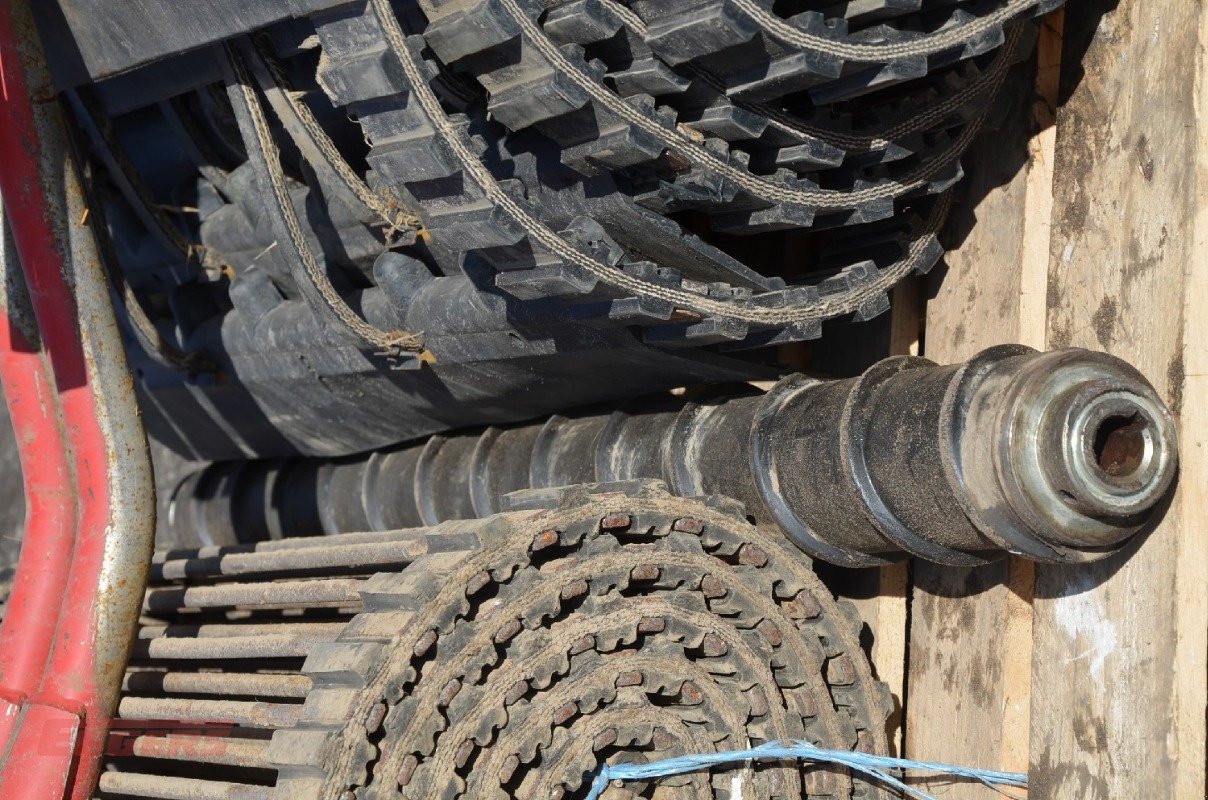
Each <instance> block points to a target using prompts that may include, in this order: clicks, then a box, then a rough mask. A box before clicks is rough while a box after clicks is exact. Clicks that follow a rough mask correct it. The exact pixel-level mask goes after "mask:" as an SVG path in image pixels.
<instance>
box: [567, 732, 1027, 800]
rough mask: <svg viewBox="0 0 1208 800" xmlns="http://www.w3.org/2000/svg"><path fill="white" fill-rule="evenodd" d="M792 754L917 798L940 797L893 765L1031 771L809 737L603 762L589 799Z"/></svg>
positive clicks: (969, 773) (979, 773)
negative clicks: (827, 746) (861, 749)
mask: <svg viewBox="0 0 1208 800" xmlns="http://www.w3.org/2000/svg"><path fill="white" fill-rule="evenodd" d="M790 758H791V759H800V760H807V761H818V762H821V763H826V764H837V765H839V766H843V767H847V768H848V769H849V770H851V771H852V772H858V773H860V774H862V775H865V776H867V777H868V778H871V779H872V780H874V781H878V782H880V783H883V784H885V785H886V786H892V787H893V788H895V789H897V790H898V791H899V792H901V793H902V794H903V795H905V796H908V797H913V798H916V800H936V798H935V797H934V796H933V795H930V794H927V793H926V792H924V791H921V790H919V789H915V788H914V787H911V786H907V785H906V784H905V783H903V782H902V781H901V780H900V779H899V778H897V777H895V776H894V775H891V774H890V773H889V772H888V770H906V769H913V770H923V771H926V772H932V773H936V774H940V775H952V776H956V777H959V778H971V779H973V780H976V781H980V782H981V783H984V784H985V785H986V786H989V787H990V788H991V789H994V790H995V791H999V790H998V787H999V786H1014V787H1018V788H1026V787H1027V785H1028V776H1027V775H1024V774H1023V773H1019V772H998V771H995V770H988V769H970V768H968V767H957V766H953V765H952V764H937V763H935V762H931V761H913V760H911V759H909V758H889V757H888V756H873V755H868V754H867V753H854V752H851V751H849V750H823V749H821V748H818V747H814V746H813V745H812V744H810V743H809V742H768V743H767V744H764V745H760V746H759V747H754V748H751V749H749V750H734V751H731V752H727V753H706V754H702V755H695V756H679V757H677V758H667V759H664V760H662V761H653V762H650V763H648V764H604V765H602V766H601V767H600V771H599V772H597V773H596V777H595V780H593V781H592V783H591V793H590V794H588V795H587V800H599V798H600V796H601V795H603V794H604V790H605V789H606V788H608V784H609V782H610V781H634V780H643V779H650V778H668V777H670V776H672V775H683V774H685V773H688V772H699V771H700V770H703V769H708V768H710V767H716V766H721V765H723V764H737V763H741V762H744V761H781V760H784V759H790Z"/></svg>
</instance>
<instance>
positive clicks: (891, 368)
mask: <svg viewBox="0 0 1208 800" xmlns="http://www.w3.org/2000/svg"><path fill="white" fill-rule="evenodd" d="M1176 468H1177V444H1176V435H1175V429H1174V423H1173V420H1172V418H1171V415H1170V413H1169V412H1168V410H1167V409H1166V407H1165V405H1164V404H1163V402H1162V401H1161V399H1160V398H1159V397H1158V396H1157V394H1156V393H1155V392H1154V390H1153V388H1152V387H1151V386H1150V384H1149V383H1148V382H1147V381H1146V380H1145V378H1144V377H1143V376H1142V375H1141V374H1140V373H1139V372H1137V371H1136V370H1135V369H1134V368H1132V367H1131V366H1129V365H1128V364H1126V363H1125V362H1123V361H1121V360H1119V359H1117V358H1114V357H1112V356H1108V355H1104V354H1101V353H1093V352H1090V351H1087V350H1081V349H1074V348H1071V349H1064V350H1056V351H1052V352H1049V353H1038V352H1036V351H1034V350H1032V349H1030V348H1026V347H1021V346H1002V347H995V348H991V349H989V350H986V351H984V352H983V353H981V354H979V355H978V356H976V357H975V358H973V359H972V360H970V361H968V362H966V363H964V364H958V365H953V366H938V365H936V364H934V363H933V362H931V361H928V360H926V359H922V358H912V357H897V358H891V359H887V360H885V361H882V362H880V363H878V364H876V365H874V366H873V367H872V368H871V369H869V370H868V371H867V372H866V373H864V374H863V375H862V376H860V377H858V378H853V379H848V380H838V381H829V382H823V381H817V380H813V379H810V378H807V377H804V376H801V375H794V376H790V377H787V378H785V379H783V380H781V381H780V382H779V383H777V384H776V385H775V386H774V387H773V388H772V389H771V390H770V391H768V392H766V393H758V392H756V391H755V390H753V389H748V388H739V389H736V390H732V391H730V392H729V393H728V394H726V395H723V396H714V397H711V398H708V399H704V400H701V399H697V400H694V401H691V402H684V401H682V400H680V401H674V402H672V401H670V400H667V401H662V402H655V403H653V404H647V406H646V407H644V408H640V409H626V410H618V411H614V412H612V413H603V414H589V415H584V416H578V417H573V418H570V417H563V416H555V417H552V418H550V419H549V420H547V421H546V422H545V423H544V424H533V425H524V426H517V427H508V428H488V429H487V430H485V431H482V432H480V433H476V434H471V435H461V436H451V437H442V436H434V437H432V438H430V439H428V440H427V441H425V442H423V443H421V444H415V445H412V446H408V447H403V448H398V449H392V450H388V451H381V452H376V453H373V454H371V455H367V456H361V457H355V458H351V459H342V460H337V461H322V460H314V459H299V460H294V461H288V462H282V461H271V462H240V463H229V464H215V465H213V466H210V467H208V468H206V469H204V470H202V471H200V472H198V473H195V474H194V475H191V476H189V477H188V478H186V479H185V480H184V481H183V482H182V483H181V484H180V486H179V487H178V488H177V491H176V493H175V496H174V498H173V500H172V507H171V510H170V519H171V524H172V525H173V526H174V528H176V529H177V530H179V531H181V532H191V536H193V537H196V536H197V532H199V531H200V532H201V535H202V537H203V542H202V543H203V544H205V543H215V544H223V543H230V542H234V541H235V540H236V531H238V532H239V534H240V537H239V538H241V539H243V540H245V541H246V540H251V539H257V538H278V537H280V536H282V535H290V536H297V535H306V534H317V533H327V534H332V533H340V532H346V531H361V530H390V529H394V528H402V527H408V526H415V525H434V524H436V523H438V522H440V521H443V520H447V519H462V518H470V517H481V516H487V515H489V514H492V513H495V512H497V511H499V510H500V509H501V507H502V505H503V504H502V498H503V496H504V495H506V494H507V493H509V492H512V491H516V490H519V489H527V488H542V487H553V486H565V485H571V484H577V483H589V482H607V481H620V480H629V479H635V478H661V479H662V480H664V481H665V482H666V483H667V484H668V486H669V487H670V488H671V490H672V491H673V492H675V493H676V494H679V495H683V496H696V495H705V494H725V495H729V496H731V497H734V498H736V499H738V500H740V501H742V502H743V503H745V504H746V506H747V509H748V510H749V512H750V513H751V514H752V515H753V516H754V517H755V518H756V519H757V520H758V521H759V522H761V523H766V524H769V525H775V526H778V527H779V528H780V529H781V530H782V531H783V532H784V534H785V535H787V536H788V537H789V538H790V539H792V540H793V541H794V542H795V543H796V544H797V545H798V546H800V547H801V549H803V550H804V551H806V552H807V553H809V554H810V555H812V556H814V557H816V558H820V559H822V560H825V561H829V562H832V563H835V564H841V565H845V566H871V565H878V564H885V563H888V562H890V561H893V560H895V559H898V558H901V557H903V556H906V555H915V556H918V557H920V558H924V559H928V560H931V561H936V562H941V563H947V564H977V563H981V562H982V561H984V560H986V559H987V558H993V557H995V556H996V555H1001V554H1002V553H1004V552H1011V553H1015V554H1018V555H1022V556H1025V557H1028V558H1032V559H1036V560H1041V561H1065V562H1074V561H1086V560H1092V559H1095V558H1099V557H1102V556H1104V555H1106V554H1108V553H1111V552H1113V551H1115V550H1116V549H1118V548H1119V547H1121V546H1122V545H1123V543H1124V542H1125V541H1126V540H1128V539H1129V538H1130V537H1131V536H1133V535H1134V534H1136V533H1137V532H1139V531H1140V530H1142V529H1143V528H1144V527H1145V526H1146V524H1147V523H1148V522H1149V521H1150V519H1151V518H1152V517H1153V516H1154V514H1155V509H1158V508H1159V507H1160V503H1161V500H1162V499H1163V497H1164V496H1165V494H1166V492H1167V490H1168V489H1169V487H1170V485H1171V482H1172V481H1173V478H1174V475H1175V472H1176Z"/></svg>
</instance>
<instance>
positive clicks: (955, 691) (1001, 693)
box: [906, 13, 1062, 797]
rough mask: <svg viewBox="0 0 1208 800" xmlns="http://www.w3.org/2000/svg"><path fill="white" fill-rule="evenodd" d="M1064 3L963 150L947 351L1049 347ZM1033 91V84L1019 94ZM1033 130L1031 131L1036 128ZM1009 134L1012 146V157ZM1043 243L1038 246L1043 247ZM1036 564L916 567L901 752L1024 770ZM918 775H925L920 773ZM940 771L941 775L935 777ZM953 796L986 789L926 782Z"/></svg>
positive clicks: (941, 323) (938, 322) (948, 280)
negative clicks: (970, 198) (1011, 91)
mask: <svg viewBox="0 0 1208 800" xmlns="http://www.w3.org/2000/svg"><path fill="white" fill-rule="evenodd" d="M1061 24H1062V16H1061V14H1060V13H1058V14H1055V15H1052V16H1051V17H1050V18H1049V19H1047V20H1046V24H1045V26H1044V28H1043V30H1042V33H1041V37H1040V42H1039V45H1038V51H1039V52H1038V59H1037V61H1038V67H1037V72H1036V75H1035V78H1034V80H1035V88H1036V90H1037V91H1036V93H1035V94H1036V96H1037V98H1038V99H1037V100H1036V101H1035V102H1034V103H1031V104H1030V107H1029V105H1022V106H1021V107H1019V108H1017V109H1016V111H1015V113H1014V114H1013V115H1011V117H1010V118H1009V119H1010V120H1011V121H1010V122H1009V123H1008V125H1007V127H1006V128H1005V129H1004V130H1003V131H1000V132H997V133H996V134H992V135H991V136H990V137H987V140H986V141H985V142H983V144H982V149H981V150H980V151H979V152H977V153H974V154H971V157H969V158H967V159H966V164H967V168H968V171H969V173H970V180H971V188H972V191H973V194H974V197H980V198H981V199H980V202H978V203H977V205H976V207H975V208H974V209H973V215H972V216H973V217H974V218H975V221H976V223H977V224H976V225H975V226H973V227H972V229H971V230H969V229H968V226H969V222H970V221H969V220H965V221H963V222H961V221H958V224H957V232H958V234H959V233H962V232H964V231H965V230H968V233H967V236H966V238H964V239H963V240H962V241H959V242H949V243H948V244H949V246H951V247H954V248H955V249H954V250H953V251H952V252H951V253H950V254H949V255H948V257H947V263H948V267H949V268H948V271H947V274H946V275H945V276H944V280H943V283H942V284H940V285H939V287H938V288H937V291H936V293H935V296H934V297H933V298H932V300H931V301H930V302H929V303H928V305H927V320H926V342H925V347H924V354H925V355H927V356H928V357H929V358H932V359H934V360H936V361H940V362H953V361H958V360H961V359H965V358H968V357H969V356H972V355H973V354H975V353H976V352H978V351H979V350H981V349H983V348H985V347H988V346H990V345H993V344H1000V343H1004V342H1012V341H1014V342H1023V343H1025V344H1029V345H1032V346H1035V347H1043V346H1044V297H1045V287H1046V284H1047V279H1048V276H1047V270H1048V251H1049V242H1048V234H1049V226H1048V219H1049V216H1050V207H1051V202H1052V201H1051V196H1052V180H1053V173H1052V167H1053V145H1054V141H1055V137H1054V135H1053V132H1052V130H1051V128H1052V122H1053V111H1052V107H1053V105H1054V104H1055V100H1056V93H1057V80H1056V79H1057V75H1058V67H1059V64H1060V52H1061ZM1030 99H1031V98H1030V97H1029V96H1028V95H1027V94H1026V93H1025V95H1024V102H1025V103H1027V102H1028V101H1029V100H1030ZM1035 130H1039V131H1040V133H1039V135H1036V136H1032V137H1030V134H1032V133H1033V131H1035ZM1004 147H1005V148H1006V152H1007V156H1006V157H1005V158H1004ZM1038 256H1039V257H1038ZM1034 576H1035V570H1034V567H1033V565H1032V564H1031V563H1029V562H1026V561H1022V560H1019V559H1011V560H1006V561H1002V562H999V563H995V564H991V565H988V566H985V567H980V568H977V569H968V570H961V569H953V568H949V567H940V566H934V565H928V564H918V565H916V567H915V580H914V594H913V602H912V606H911V629H910V664H909V676H908V683H907V687H908V697H907V718H906V753H907V755H908V756H909V757H911V758H920V759H934V760H943V761H950V762H954V763H962V764H974V765H977V766H983V767H988V768H997V769H1010V770H1017V771H1026V770H1027V765H1028V737H1027V730H1028V723H1029V713H1030V698H1031V694H1030V691H1031V657H1030V654H1031V622H1032V617H1031V600H1032V590H1033V584H1034ZM923 783H929V782H927V781H923ZM931 783H933V782H931ZM930 788H932V789H933V790H935V791H941V790H942V791H944V792H945V796H950V797H964V796H966V795H970V796H974V795H980V793H981V790H980V789H974V788H969V787H965V786H956V787H946V788H945V787H943V786H942V785H934V783H933V785H931V787H930Z"/></svg>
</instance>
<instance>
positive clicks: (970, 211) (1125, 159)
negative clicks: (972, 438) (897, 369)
mask: <svg viewBox="0 0 1208 800" xmlns="http://www.w3.org/2000/svg"><path fill="white" fill-rule="evenodd" d="M1206 45H1208V7H1205V6H1203V5H1202V4H1200V3H1194V2H1188V0H1119V2H1118V3H1117V2H1114V1H1113V0H1088V1H1087V2H1074V1H1073V0H1072V1H1071V2H1070V4H1069V6H1068V9H1067V11H1066V12H1064V14H1063V13H1061V12H1059V13H1057V14H1055V15H1052V16H1051V17H1050V18H1048V19H1047V20H1046V25H1045V28H1044V32H1043V34H1042V36H1041V42H1040V45H1039V47H1038V54H1037V67H1036V69H1035V72H1034V74H1032V75H1029V76H1025V77H1024V78H1021V84H1020V86H1019V87H1018V89H1019V91H1018V92H1017V93H1016V95H1015V96H1016V98H1017V105H1018V107H1017V108H1016V109H1015V113H1013V114H1010V115H1008V116H1007V117H1006V119H1007V120H1008V121H1007V122H1006V123H1005V124H1004V126H1003V128H1002V129H1001V130H999V131H997V132H995V133H994V134H991V135H990V136H987V137H985V141H983V142H982V143H981V145H980V146H979V147H978V148H977V149H976V150H975V151H974V152H972V153H971V154H970V155H969V156H968V157H967V158H966V167H967V171H968V173H969V177H968V178H967V185H966V186H964V188H963V189H962V192H963V196H964V198H965V199H964V201H963V203H962V205H961V206H960V208H959V210H958V212H957V214H956V217H957V219H955V220H954V221H953V225H952V226H951V227H952V230H950V231H949V241H948V242H947V244H948V246H949V247H950V248H951V252H950V253H949V255H948V256H947V258H946V269H943V268H937V274H933V275H932V276H930V279H929V281H928V286H927V289H928V296H927V298H926V300H925V311H923V312H920V311H919V310H918V309H920V307H921V306H922V305H923V304H922V303H919V302H917V300H916V298H917V294H912V292H915V291H916V288H917V287H916V288H912V287H911V286H906V287H904V288H902V289H900V290H899V292H898V294H897V295H896V296H895V298H894V299H895V320H894V336H893V340H892V345H891V348H892V349H894V350H895V351H896V352H909V351H911V350H912V348H915V349H918V348H919V345H918V343H917V341H914V340H915V338H916V337H915V333H916V332H917V331H918V329H919V322H920V320H919V314H920V313H925V325H924V336H923V339H922V344H921V351H922V354H923V355H925V356H927V357H929V358H932V359H934V360H936V361H939V362H941V363H950V362H954V361H958V360H962V359H964V358H967V357H968V356H971V355H973V354H974V353H975V352H977V351H979V350H981V349H982V348H984V347H987V346H990V345H993V344H998V343H1002V342H1012V341H1017V342H1023V343H1025V344H1029V345H1032V346H1034V347H1038V348H1044V347H1060V346H1082V347H1088V348H1092V349H1095V350H1105V351H1108V352H1111V353H1114V354H1117V355H1119V356H1122V357H1123V358H1125V359H1127V360H1129V361H1131V362H1132V363H1134V364H1135V365H1137V366H1138V367H1139V368H1140V369H1141V370H1142V371H1143V372H1144V373H1145V374H1146V375H1147V376H1148V377H1149V378H1150V380H1151V381H1152V382H1153V383H1154V384H1155V386H1156V387H1157V388H1158V391H1159V392H1160V393H1161V394H1162V396H1163V397H1164V398H1165V399H1166V401H1167V402H1168V403H1169V404H1170V405H1171V407H1172V408H1173V409H1174V410H1175V412H1176V414H1177V415H1178V417H1179V420H1180V434H1181V444H1182V447H1181V453H1182V469H1181V475H1180V488H1179V491H1178V492H1177V494H1176V495H1175V497H1174V500H1173V502H1172V503H1171V505H1170V507H1169V509H1168V510H1167V511H1166V514H1165V518H1164V520H1163V522H1162V523H1161V525H1160V526H1158V528H1157V529H1156V530H1155V531H1154V532H1153V533H1152V534H1151V535H1149V536H1148V537H1146V538H1145V539H1144V540H1143V541H1140V542H1138V543H1136V545H1135V546H1130V547H1129V548H1127V549H1126V551H1125V552H1123V553H1121V554H1120V555H1119V556H1117V557H1113V558H1110V559H1108V560H1106V561H1104V562H1100V563H1099V564H1096V565H1093V566H1089V567H1088V566H1080V567H1054V566H1047V565H1039V566H1037V565H1033V564H1031V563H1029V562H1025V561H1020V560H1011V561H1004V562H1001V563H998V564H993V565H991V566H988V567H984V568H979V569H972V570H955V569H952V568H946V567H943V568H942V567H937V566H933V565H928V564H923V563H915V564H914V565H913V566H912V567H910V568H909V569H907V568H906V567H894V568H889V569H887V570H885V571H883V572H882V573H881V574H880V575H878V576H876V582H877V583H878V585H879V591H878V592H876V593H874V597H872V598H868V599H864V600H862V601H861V602H860V603H859V604H860V606H861V611H862V613H864V615H865V619H866V620H867V621H868V623H869V626H870V628H871V629H872V633H873V642H874V644H873V655H874V658H875V660H876V662H877V664H878V667H879V669H880V670H881V676H882V678H883V679H885V680H887V681H889V683H890V685H891V687H892V688H893V690H894V692H895V696H897V697H898V698H899V700H900V702H901V705H902V707H903V713H902V714H901V715H900V716H899V717H898V718H896V719H895V721H894V722H895V724H897V725H899V728H898V729H897V730H896V731H895V734H896V736H897V740H898V741H899V743H900V747H901V751H902V752H903V753H904V754H905V755H907V756H909V757H911V758H920V759H930V760H939V761H949V762H953V763H959V764H967V765H973V766H981V767H987V768H998V769H1013V770H1019V771H1028V772H1029V773H1030V776H1031V783H1032V785H1031V789H1030V796H1031V798H1032V799H1033V800H1072V799H1074V798H1077V800H1125V799H1126V798H1151V797H1163V798H1167V797H1170V798H1178V799H1179V800H1200V798H1204V797H1206V796H1208V792H1206V783H1205V726H1206V723H1205V690H1206V682H1208V588H1206V587H1208V444H1206V440H1208V434H1206V430H1208V59H1206V58H1205V52H1204V48H1205V46H1206ZM1201 108H1203V109H1205V111H1204V112H1201V110H1200V109H1201ZM1004 148H1005V149H1004ZM924 783H926V782H924ZM926 788H928V789H929V790H930V791H932V792H934V793H936V794H937V795H939V796H941V797H944V798H966V797H967V798H988V797H993V796H994V795H993V794H992V793H991V792H990V791H989V790H987V789H985V788H984V787H980V786H978V785H975V784H968V783H955V784H953V783H938V782H931V783H929V784H928V785H927V787H926Z"/></svg>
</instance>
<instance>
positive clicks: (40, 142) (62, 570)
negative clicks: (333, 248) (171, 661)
mask: <svg viewBox="0 0 1208 800" xmlns="http://www.w3.org/2000/svg"><path fill="white" fill-rule="evenodd" d="M40 58H41V55H40V48H39V47H38V44H37V39H36V34H35V32H34V30H33V28H32V25H31V23H30V21H29V16H28V7H27V6H25V5H24V3H23V2H21V0H12V1H11V2H10V1H9V0H5V1H4V2H0V195H2V196H3V199H4V208H5V212H6V216H7V219H8V222H9V225H10V229H11V231H12V235H13V241H14V242H15V244H16V255H15V257H16V258H17V259H19V262H20V265H21V271H22V273H23V274H24V278H25V283H26V285H27V287H28V304H29V308H30V309H31V310H32V312H33V316H34V318H35V319H36V326H31V325H30V323H31V322H33V320H29V319H23V318H22V317H23V314H22V309H21V308H20V306H21V305H22V303H21V300H22V298H20V297H14V296H13V295H17V294H19V291H14V290H13V288H12V287H10V288H9V296H8V298H7V300H8V304H7V305H8V308H7V312H8V318H7V320H0V378H2V379H3V384H4V390H5V394H6V397H7V399H8V403H9V409H10V413H11V416H12V420H13V425H14V428H15V431H16V436H17V441H18V445H19V449H20V456H21V467H22V471H23V473H24V480H25V492H26V502H27V512H26V514H27V517H26V527H25V539H24V542H23V545H22V550H21V558H20V562H19V567H18V570H17V573H16V578H15V581H14V584H13V589H12V594H11V596H10V600H9V603H8V607H7V612H6V616H5V619H4V622H3V625H0V757H2V758H3V761H2V763H0V797H5V798H8V797H13V798H16V797H21V798H26V799H28V800H52V799H53V800H62V798H63V797H64V796H65V795H67V793H70V796H71V797H73V798H79V799H80V800H84V798H87V797H89V796H90V795H91V792H92V788H93V786H94V785H95V783H94V782H95V777H96V771H97V769H98V768H99V764H100V755H101V750H102V747H103V744H104V739H105V736H106V734H107V731H108V724H109V714H110V713H111V711H112V709H111V705H112V702H113V697H114V693H115V689H114V682H115V681H120V678H121V672H122V669H121V666H122V665H120V664H116V665H115V664H114V663H113V661H114V659H112V657H107V656H106V655H104V653H107V652H110V651H109V650H108V649H106V648H107V647H108V645H109V642H108V640H106V641H105V642H102V643H101V644H98V642H99V641H100V640H101V639H102V638H103V637H104V636H105V635H109V634H110V630H109V628H108V627H107V626H105V625H103V624H98V621H97V620H98V614H103V613H104V610H105V608H106V605H105V604H106V602H107V600H108V598H107V596H106V592H107V591H108V588H107V587H108V584H107V580H109V578H110V577H111V576H112V573H113V568H112V566H111V565H109V566H107V565H106V563H105V559H106V558H107V557H111V556H112V550H111V549H110V545H111V544H112V542H107V536H114V535H120V533H121V532H120V530H118V531H117V532H116V533H115V532H114V528H115V527H117V528H120V526H114V525H113V524H112V521H113V516H112V515H111V511H112V509H111V508H110V503H111V502H112V496H113V493H112V492H111V488H112V486H111V482H112V481H114V480H116V478H115V476H114V475H113V474H111V473H112V472H114V471H116V470H118V469H119V468H120V462H119V461H118V459H116V458H113V452H114V450H113V447H112V444H113V443H112V442H111V441H108V440H107V439H106V428H105V426H104V424H103V422H102V419H101V415H102V414H103V413H104V412H103V410H102V408H101V407H100V405H98V399H97V396H96V394H95V387H94V386H92V385H91V384H90V373H95V371H96V365H95V364H94V363H90V354H91V353H92V351H90V350H89V349H88V348H86V347H85V342H84V339H83V336H84V332H83V331H82V327H81V326H82V324H83V321H82V319H81V310H80V307H79V305H78V301H77V297H76V295H75V294H74V292H73V286H72V283H71V281H70V280H69V278H68V275H69V274H71V273H70V270H68V269H67V266H68V261H67V259H69V258H70V257H71V248H70V245H69V244H68V232H67V230H66V229H65V228H66V226H65V225H64V224H63V209H64V208H65V207H68V206H69V205H70V204H69V203H66V202H65V201H64V198H63V196H62V192H63V191H70V188H67V189H64V187H65V186H68V187H69V186H70V185H71V181H69V180H68V181H65V180H63V171H64V170H65V169H68V170H69V169H70V166H69V165H66V164H65V163H64V159H63V158H62V155H63V153H62V148H61V147H58V149H56V148H55V146H53V145H48V144H47V139H48V137H47V136H46V135H45V134H46V132H47V126H48V124H57V125H59V127H60V128H61V125H62V123H61V122H48V121H54V120H58V117H57V114H58V113H59V112H58V109H57V108H55V107H54V104H55V103H56V100H55V99H54V97H53V95H52V94H51V93H50V92H49V90H48V87H46V85H45V82H44V72H45V71H44V64H41V63H39V62H40ZM36 104H37V105H36ZM50 138H51V139H52V140H54V137H50ZM60 138H61V137H60ZM56 141H57V140H56ZM31 327H33V330H31ZM98 335H100V334H98ZM90 367H91V369H90ZM135 422H137V421H135ZM136 549H137V548H136ZM135 574H137V571H135ZM131 624H133V623H131ZM102 629H104V630H103V631H102ZM102 644H103V645H105V646H104V647H103V646H102ZM102 651H104V652H102Z"/></svg>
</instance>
